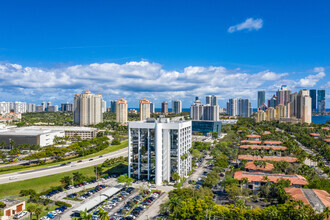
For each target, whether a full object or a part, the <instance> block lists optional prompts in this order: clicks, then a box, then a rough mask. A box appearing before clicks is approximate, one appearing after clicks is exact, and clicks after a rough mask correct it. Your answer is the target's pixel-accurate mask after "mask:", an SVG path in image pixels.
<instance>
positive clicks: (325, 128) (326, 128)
mask: <svg viewBox="0 0 330 220" xmlns="http://www.w3.org/2000/svg"><path fill="white" fill-rule="evenodd" d="M321 129H323V130H330V128H328V127H322V128H321Z"/></svg>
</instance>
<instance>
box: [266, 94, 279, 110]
mask: <svg viewBox="0 0 330 220" xmlns="http://www.w3.org/2000/svg"><path fill="white" fill-rule="evenodd" d="M276 105H277V98H276V96H275V95H273V97H272V98H271V99H269V100H268V108H269V107H272V108H275V107H276Z"/></svg>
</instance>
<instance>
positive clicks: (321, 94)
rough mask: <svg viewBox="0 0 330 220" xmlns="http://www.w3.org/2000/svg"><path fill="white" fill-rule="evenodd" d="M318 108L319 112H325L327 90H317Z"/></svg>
mask: <svg viewBox="0 0 330 220" xmlns="http://www.w3.org/2000/svg"><path fill="white" fill-rule="evenodd" d="M317 110H318V112H319V113H325V90H324V89H322V90H318V91H317Z"/></svg>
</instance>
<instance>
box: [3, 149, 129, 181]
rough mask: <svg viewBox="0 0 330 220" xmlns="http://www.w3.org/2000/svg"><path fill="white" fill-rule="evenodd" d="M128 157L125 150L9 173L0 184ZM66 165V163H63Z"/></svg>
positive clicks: (4, 175)
mask: <svg viewBox="0 0 330 220" xmlns="http://www.w3.org/2000/svg"><path fill="white" fill-rule="evenodd" d="M120 156H123V157H126V156H128V148H127V147H126V148H123V149H120V150H118V151H115V152H111V153H108V154H104V155H103V156H102V157H100V156H97V157H93V158H88V159H82V162H79V163H78V162H77V161H75V162H72V163H71V164H68V165H65V166H61V165H55V166H50V167H44V168H40V169H34V170H28V171H21V172H16V173H8V174H3V175H0V184H4V183H12V182H16V181H22V180H28V179H33V178H38V177H43V176H49V175H53V174H57V173H63V172H68V171H72V170H78V169H81V168H85V167H90V166H96V165H99V164H102V163H103V162H104V161H105V160H106V159H111V158H116V157H120ZM63 163H64V162H63Z"/></svg>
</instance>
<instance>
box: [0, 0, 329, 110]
mask: <svg viewBox="0 0 330 220" xmlns="http://www.w3.org/2000/svg"><path fill="white" fill-rule="evenodd" d="M21 4H22V5H20V4H18V3H17V2H15V1H10V2H5V3H4V4H3V5H2V8H3V13H2V14H1V15H0V18H2V20H4V21H6V22H5V23H4V24H3V26H2V29H1V30H0V32H1V33H2V34H0V87H1V94H2V96H1V99H2V100H3V101H24V102H32V103H40V102H42V101H44V100H48V101H51V102H53V103H54V104H57V105H59V106H60V104H61V102H72V100H71V98H70V97H72V96H73V95H74V94H75V93H81V92H82V91H85V90H87V89H89V90H92V91H94V92H95V93H101V94H102V95H103V97H104V100H106V101H107V102H109V100H116V99H118V98H120V97H121V96H124V97H126V98H127V100H128V102H129V103H131V106H132V107H137V106H138V105H139V103H138V100H136V99H135V97H139V98H140V97H149V99H150V100H152V101H153V102H154V103H155V105H156V106H160V103H161V102H162V101H168V102H170V101H172V100H175V99H180V100H182V104H183V107H184V108H189V106H190V105H191V101H190V100H192V99H193V97H194V96H206V95H212V94H214V95H217V96H218V97H219V100H218V101H219V105H220V106H222V107H225V103H226V102H227V100H228V98H230V97H240V98H248V99H250V100H251V103H252V106H254V107H255V106H256V102H257V97H256V96H255V94H256V92H257V91H258V90H266V99H269V98H270V94H272V93H274V92H275V91H276V90H277V89H278V87H279V86H280V85H288V87H289V88H290V89H291V90H299V89H326V91H327V93H326V103H327V106H326V107H327V108H329V103H330V100H329V99H330V98H329V97H330V93H329V89H328V88H329V85H330V82H329V76H328V75H329V62H328V59H325V58H327V57H329V56H330V54H329V52H330V44H329V41H328V37H327V36H329V34H330V33H329V30H330V29H329V28H328V27H329V22H327V21H328V20H329V19H330V15H329V13H328V12H327V11H326V10H325V9H326V8H329V6H330V3H329V2H318V3H317V4H315V3H312V2H306V1H303V2H302V1H290V2H287V1H276V2H270V1H267V2H265V1H260V0H259V1H254V2H253V4H251V3H250V2H249V1H241V2H240V4H236V3H235V2H230V1H228V2H223V1H212V2H211V1H209V2H203V4H201V2H199V1H190V2H189V3H188V2H180V3H178V2H174V1H166V2H162V3H160V2H155V3H154V4H148V8H145V7H143V4H138V3H137V2H135V1H123V2H120V3H118V2H116V3H115V2H111V1H107V2H100V1H94V2H93V3H91V2H90V3H89V2H80V3H79V4H75V3H73V2H64V1H62V0H59V1H57V2H56V4H55V3H54V2H51V1H49V2H43V4H41V2H40V1H36V0H32V2H30V4H27V3H21ZM63 5H65V7H62V6H63ZM174 5H175V7H173V6H174ZM23 6H24V7H23ZM200 7H202V8H203V10H201V8H200ZM77 8H78V9H79V10H77ZM123 8H125V10H123ZM297 9H299V10H297ZM53 10H55V11H56V12H57V13H60V14H61V17H59V16H57V15H58V14H57V13H54V11H53ZM31 11H34V12H35V13H31ZM109 11H111V13H108V12H109ZM13 12H15V13H13ZM119 12H120V13H119ZM196 14H198V16H196ZM278 14H281V16H280V17H279V16H277V15H278ZM88 15H90V16H88ZM40 16H41V17H43V19H40ZM72 17H74V18H75V19H72ZM122 18H125V19H122ZM165 18H166V19H165ZM132 20H133V21H134V25H132V24H131V21H132ZM13 27H15V28H13ZM292 27H295V28H292ZM283 33H285V34H283ZM315 51H317V53H315Z"/></svg>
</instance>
